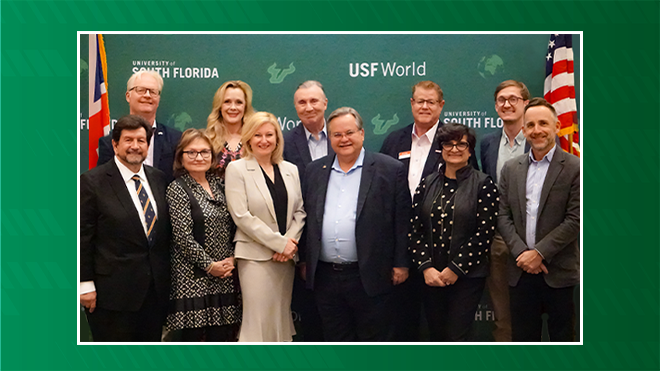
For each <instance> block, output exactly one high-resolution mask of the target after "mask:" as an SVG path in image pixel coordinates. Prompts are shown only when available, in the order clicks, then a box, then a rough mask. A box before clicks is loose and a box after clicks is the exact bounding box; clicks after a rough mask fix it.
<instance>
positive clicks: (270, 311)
mask: <svg viewBox="0 0 660 371" xmlns="http://www.w3.org/2000/svg"><path fill="white" fill-rule="evenodd" d="M242 140H243V143H244V145H245V147H244V150H245V156H244V157H243V158H241V159H240V160H238V161H234V162H232V163H231V164H229V166H228V167H227V178H226V189H225V193H226V195H227V207H228V208H229V213H230V214H231V216H232V218H233V219H234V222H235V223H236V227H237V229H236V235H235V237H234V242H236V250H235V256H236V263H237V268H238V271H239V274H240V285H241V292H242V295H243V323H242V325H241V331H240V334H239V338H238V341H249V342H254V341H268V342H272V341H291V340H292V337H293V335H294V334H295V330H294V328H293V320H292V318H291V292H292V290H293V278H294V270H295V264H294V261H295V260H297V256H296V252H297V251H298V240H299V239H300V235H301V234H302V228H303V225H304V224H305V211H304V210H303V200H302V193H301V191H300V179H299V177H298V168H297V167H296V165H294V164H292V163H290V162H286V161H284V160H283V159H282V152H283V147H284V139H283V138H282V131H281V130H280V125H279V124H278V122H277V119H276V118H275V116H274V115H273V114H271V113H267V112H258V113H255V114H254V115H253V116H252V117H250V118H249V119H248V120H247V121H246V122H245V126H244V127H243V136H242Z"/></svg>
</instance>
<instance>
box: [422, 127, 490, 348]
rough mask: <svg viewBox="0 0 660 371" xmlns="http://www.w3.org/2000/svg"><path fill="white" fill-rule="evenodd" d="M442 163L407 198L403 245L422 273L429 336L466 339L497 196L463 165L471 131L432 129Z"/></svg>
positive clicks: (482, 280) (478, 295)
mask: <svg viewBox="0 0 660 371" xmlns="http://www.w3.org/2000/svg"><path fill="white" fill-rule="evenodd" d="M437 140H439V141H440V143H441V144H442V158H443V160H444V164H442V165H441V166H440V168H439V170H438V172H435V173H433V174H431V175H429V176H428V177H426V178H425V179H422V181H421V182H420V184H419V186H418V188H417V190H416V191H415V195H414V197H413V219H412V232H411V234H410V245H409V249H410V252H411V254H412V257H413V263H414V265H415V266H416V267H417V268H418V269H419V271H420V272H422V273H423V275H424V281H425V283H426V285H425V286H424V291H423V301H424V309H425V312H426V316H427V320H428V323H429V332H430V336H431V341H466V340H468V337H469V332H470V329H471V327H472V323H473V321H474V314H475V312H476V310H477V306H478V305H479V301H480V299H481V295H482V293H483V290H484V286H485V282H486V276H488V269H489V268H488V266H489V262H488V261H489V254H490V245H491V243H492V242H493V235H494V233H495V225H496V219H497V210H498V207H499V197H498V193H497V188H496V187H495V184H494V183H493V181H492V179H491V178H490V176H488V175H486V174H484V173H482V172H480V171H478V170H475V169H474V168H473V167H472V166H469V165H468V160H469V158H470V153H471V152H472V151H473V150H474V147H475V145H476V137H475V134H474V130H472V129H470V128H468V127H467V126H464V125H460V124H453V123H452V124H446V125H443V126H442V127H440V128H439V129H438V135H437Z"/></svg>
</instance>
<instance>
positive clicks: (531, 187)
mask: <svg viewBox="0 0 660 371" xmlns="http://www.w3.org/2000/svg"><path fill="white" fill-rule="evenodd" d="M559 128H560V123H559V120H558V119H557V113H556V111H555V109H554V108H553V107H552V105H550V104H549V103H548V102H547V101H546V100H545V99H543V98H533V99H531V100H530V101H529V104H528V105H527V106H526V107H525V114H524V124H523V133H524V134H525V137H526V139H527V141H528V142H529V143H530V146H531V151H530V152H529V153H527V154H524V155H522V156H519V157H517V158H514V159H512V160H510V161H508V162H507V163H506V164H504V168H503V169H502V174H501V178H500V181H499V188H500V211H499V214H498V218H497V223H498V230H499V232H500V234H501V235H502V238H503V239H504V241H505V242H506V245H507V246H508V248H509V251H510V253H511V255H510V258H509V266H508V271H509V286H510V297H511V329H512V340H513V341H541V329H542V322H543V321H542V319H541V316H542V314H543V313H547V314H548V333H549V336H550V341H562V342H566V341H575V304H574V300H573V295H574V290H575V286H576V285H577V284H578V283H579V282H580V250H579V236H580V160H579V158H577V157H576V156H573V155H571V154H568V153H566V152H564V151H563V150H562V149H561V148H560V147H559V146H558V145H557V144H556V141H555V138H556V135H557V133H558V131H559Z"/></svg>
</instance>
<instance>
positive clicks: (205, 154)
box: [183, 149, 211, 160]
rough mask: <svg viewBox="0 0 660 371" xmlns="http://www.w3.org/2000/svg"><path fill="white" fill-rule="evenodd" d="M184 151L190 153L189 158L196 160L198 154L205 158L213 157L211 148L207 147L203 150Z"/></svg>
mask: <svg viewBox="0 0 660 371" xmlns="http://www.w3.org/2000/svg"><path fill="white" fill-rule="evenodd" d="M183 153H185V154H187V155H188V158H189V159H191V160H194V159H196V158H197V155H202V158H203V159H204V160H208V159H209V158H211V150H210V149H205V150H203V151H199V152H197V151H183Z"/></svg>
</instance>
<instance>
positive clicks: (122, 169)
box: [115, 156, 148, 183]
mask: <svg viewBox="0 0 660 371" xmlns="http://www.w3.org/2000/svg"><path fill="white" fill-rule="evenodd" d="M115 164H117V167H118V168H119V173H120V174H121V178H122V179H124V183H128V181H129V180H131V178H132V177H133V175H135V174H137V175H138V176H139V177H140V180H141V181H148V180H147V174H146V173H145V172H144V165H140V171H138V172H137V173H134V172H133V171H132V170H131V169H129V168H127V167H126V165H124V164H122V163H121V161H119V159H118V158H117V156H115Z"/></svg>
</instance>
